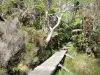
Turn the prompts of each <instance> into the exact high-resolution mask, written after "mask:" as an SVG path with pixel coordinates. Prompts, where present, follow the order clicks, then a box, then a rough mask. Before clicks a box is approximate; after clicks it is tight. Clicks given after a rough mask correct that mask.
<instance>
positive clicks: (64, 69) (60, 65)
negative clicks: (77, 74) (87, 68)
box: [58, 64, 74, 75]
mask: <svg viewBox="0 0 100 75" xmlns="http://www.w3.org/2000/svg"><path fill="white" fill-rule="evenodd" d="M58 66H59V67H61V68H62V69H64V70H65V71H66V72H68V73H70V74H71V75H74V74H73V73H72V72H71V71H69V70H68V69H67V68H66V67H64V66H63V65H61V64H59V65H58Z"/></svg>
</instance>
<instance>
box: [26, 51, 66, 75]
mask: <svg viewBox="0 0 100 75" xmlns="http://www.w3.org/2000/svg"><path fill="white" fill-rule="evenodd" d="M66 52H67V51H66V50H60V51H58V52H56V53H55V54H53V55H52V56H51V57H50V58H49V59H47V60H46V61H45V62H44V63H42V64H41V65H39V66H37V67H36V68H35V69H34V70H33V71H31V72H29V74H28V75H52V74H53V72H54V71H55V69H56V68H57V65H58V64H59V63H60V62H61V60H62V59H63V58H64V56H65V54H66Z"/></svg>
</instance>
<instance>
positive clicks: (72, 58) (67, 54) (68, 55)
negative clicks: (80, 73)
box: [65, 54, 74, 59]
mask: <svg viewBox="0 0 100 75" xmlns="http://www.w3.org/2000/svg"><path fill="white" fill-rule="evenodd" d="M65 55H66V56H68V57H70V58H71V59H74V57H72V56H71V55H69V54H65Z"/></svg>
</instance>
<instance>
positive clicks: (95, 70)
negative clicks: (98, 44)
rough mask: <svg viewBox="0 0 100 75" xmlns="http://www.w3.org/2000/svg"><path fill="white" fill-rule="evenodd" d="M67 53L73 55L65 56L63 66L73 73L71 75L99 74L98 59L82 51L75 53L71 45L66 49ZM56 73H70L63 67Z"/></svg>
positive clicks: (68, 74)
mask: <svg viewBox="0 0 100 75" xmlns="http://www.w3.org/2000/svg"><path fill="white" fill-rule="evenodd" d="M68 51H69V52H68V53H69V54H70V55H71V56H73V57H74V59H71V58H69V57H66V58H65V61H64V66H65V67H66V68H67V69H68V70H69V71H70V72H72V73H73V75H99V74H100V66H99V62H100V60H99V59H95V58H93V57H90V58H89V57H88V56H86V54H84V53H81V54H79V53H77V52H76V49H75V47H74V46H73V45H71V46H70V48H69V49H68ZM56 75H71V74H70V73H68V72H66V71H65V70H63V69H60V70H59V71H58V72H57V73H56Z"/></svg>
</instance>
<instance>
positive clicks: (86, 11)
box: [0, 0, 100, 75]
mask: <svg viewBox="0 0 100 75" xmlns="http://www.w3.org/2000/svg"><path fill="white" fill-rule="evenodd" d="M15 18H16V19H18V22H17V23H15V22H13V23H12V21H13V20H14V19H15ZM2 19H4V21H2ZM8 22H9V24H6V23H8ZM10 22H11V25H10ZM2 23H5V24H6V25H7V27H5V25H3V26H2V25H0V44H1V46H2V43H1V42H3V44H4V47H5V44H7V46H8V47H7V50H5V51H7V52H6V53H8V54H6V53H3V52H2V51H3V50H0V60H1V61H5V60H2V59H3V57H4V56H3V54H5V56H6V55H12V56H10V57H12V59H11V58H10V57H9V59H8V60H7V62H5V63H7V66H5V67H4V66H1V65H2V64H1V62H0V71H2V68H4V69H7V73H8V74H9V75H25V74H27V73H28V72H29V71H30V70H31V69H34V68H35V67H36V66H37V65H39V64H41V63H42V62H43V61H45V60H46V59H47V58H49V57H50V56H51V55H52V54H53V53H55V52H56V51H58V50H59V49H60V48H62V47H63V45H65V44H66V43H67V42H72V43H73V45H72V46H71V47H70V48H69V50H68V51H69V54H70V55H72V56H73V57H74V58H75V59H70V58H68V57H66V59H65V62H64V65H65V66H66V67H67V68H68V69H69V70H70V71H71V72H72V73H74V75H99V74H100V73H99V70H100V66H99V64H98V62H99V60H100V0H0V24H2ZM10 26H12V28H11V29H10ZM7 29H8V30H12V31H13V32H15V33H14V35H13V36H14V38H15V36H16V35H17V33H20V31H22V34H21V33H20V34H21V35H23V36H24V39H23V40H24V42H21V43H23V44H24V47H23V48H22V51H21V50H18V49H19V48H20V46H19V45H18V46H19V48H18V49H17V50H14V49H16V48H11V49H10V50H9V44H10V43H11V42H12V41H14V40H12V41H11V40H10V41H8V40H9V39H11V38H12V37H13V36H11V35H12V34H13V32H11V31H9V33H10V34H9V35H6V34H7V33H5V35H4V32H8V31H6V30H7ZM13 29H15V31H14V30H13ZM4 37H6V38H7V37H8V38H9V39H6V38H4ZM16 38H17V36H16ZM5 40H6V41H8V42H5ZM17 43H20V41H18V42H17ZM14 45H15V46H16V44H14ZM4 49H5V48H4ZM11 50H12V51H11ZM5 51H4V52H5ZM9 51H11V52H9ZM13 51H15V54H14V55H13V54H12V52H13ZM17 51H18V52H17ZM9 53H11V54H9ZM88 56H90V57H88ZM13 57H14V58H13ZM16 57H18V58H16ZM5 59H6V58H5ZM9 62H11V63H13V65H11V64H10V65H9ZM56 75H69V73H67V72H65V71H64V70H62V69H61V70H59V72H57V74H56Z"/></svg>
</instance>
